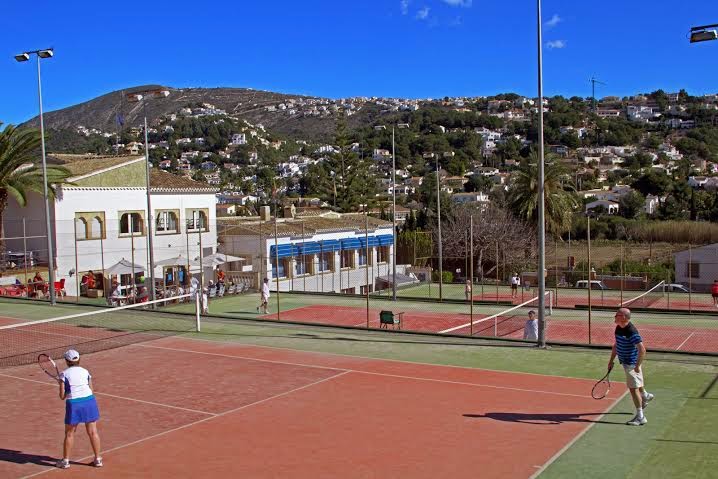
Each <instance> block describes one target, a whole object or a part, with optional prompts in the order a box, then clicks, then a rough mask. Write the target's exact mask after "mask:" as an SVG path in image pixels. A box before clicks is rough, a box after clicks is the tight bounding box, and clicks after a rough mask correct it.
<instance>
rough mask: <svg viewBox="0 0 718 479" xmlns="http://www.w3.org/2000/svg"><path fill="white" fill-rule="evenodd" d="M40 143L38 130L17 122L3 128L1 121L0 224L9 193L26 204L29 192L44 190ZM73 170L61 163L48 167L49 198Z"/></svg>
mask: <svg viewBox="0 0 718 479" xmlns="http://www.w3.org/2000/svg"><path fill="white" fill-rule="evenodd" d="M39 147H40V132H39V131H38V130H35V129H31V128H24V129H18V128H16V127H15V126H14V125H8V126H7V127H5V129H2V122H0V224H2V217H3V214H4V212H5V208H6V207H7V202H8V198H9V197H10V196H12V197H13V198H14V199H15V201H17V203H18V205H20V206H25V205H26V204H27V196H28V194H29V193H30V192H35V193H40V194H42V193H43V184H42V183H43V179H42V168H40V167H39V166H38V165H37V164H36V161H37V156H38V155H37V151H38V149H39ZM70 174H71V173H70V171H69V170H68V169H67V168H64V167H62V166H48V167H47V183H48V184H47V189H48V195H49V197H50V199H54V198H55V191H56V187H57V185H59V184H62V183H67V178H69V176H70ZM1 235H2V230H1V229H0V236H1Z"/></svg>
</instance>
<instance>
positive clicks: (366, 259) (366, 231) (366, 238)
mask: <svg viewBox="0 0 718 479" xmlns="http://www.w3.org/2000/svg"><path fill="white" fill-rule="evenodd" d="M364 220H365V223H364V241H365V242H366V243H365V244H364V255H365V256H364V272H365V274H364V281H365V284H366V286H364V290H365V292H366V329H369V205H368V204H367V205H364ZM394 248H395V249H396V245H394ZM394 278H396V273H394ZM393 287H394V291H396V283H395V284H394V285H393ZM395 297H396V296H395Z"/></svg>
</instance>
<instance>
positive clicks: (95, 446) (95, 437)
mask: <svg viewBox="0 0 718 479" xmlns="http://www.w3.org/2000/svg"><path fill="white" fill-rule="evenodd" d="M85 430H86V431H87V437H89V438H90V444H92V452H94V453H95V459H98V458H99V457H100V434H99V433H98V432H97V423H96V422H88V423H86V424H85Z"/></svg>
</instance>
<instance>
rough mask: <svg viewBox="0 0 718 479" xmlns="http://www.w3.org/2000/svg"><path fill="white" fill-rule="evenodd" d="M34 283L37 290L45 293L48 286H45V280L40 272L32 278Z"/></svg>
mask: <svg viewBox="0 0 718 479" xmlns="http://www.w3.org/2000/svg"><path fill="white" fill-rule="evenodd" d="M32 282H33V283H34V285H35V290H37V291H42V292H43V293H44V292H45V289H46V286H47V285H46V284H45V280H44V279H42V276H41V275H40V272H39V271H38V272H37V273H35V276H34V277H33V278H32Z"/></svg>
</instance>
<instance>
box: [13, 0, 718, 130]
mask: <svg viewBox="0 0 718 479" xmlns="http://www.w3.org/2000/svg"><path fill="white" fill-rule="evenodd" d="M535 14H536V2H535V0H500V1H499V0H363V1H350V0H345V1H341V0H340V1H330V0H302V1H297V0H264V1H249V0H244V1H242V0H240V1H236V0H235V1H231V0H206V1H204V2H197V1H193V2H190V1H186V0H174V1H164V0H160V1H149V2H148V1H137V0H125V1H123V2H120V3H117V2H102V1H97V0H94V1H87V0H72V1H62V2H58V1H56V0H53V1H47V0H35V1H33V2H32V3H28V2H27V1H19V0H5V1H4V2H3V15H2V18H0V86H1V88H0V121H3V122H5V123H18V122H22V121H24V120H27V119H29V118H31V117H32V116H34V115H35V114H36V112H37V99H36V85H35V81H36V80H35V69H34V65H33V64H28V63H25V64H18V63H16V62H15V61H14V60H13V58H12V57H13V55H14V54H16V53H19V52H22V51H24V50H30V49H38V48H45V47H48V46H52V47H54V48H55V50H56V57H55V58H53V59H51V60H45V61H43V64H42V65H43V90H44V95H45V109H46V110H54V109H58V108H63V107H65V106H70V105H73V104H75V103H79V102H82V101H85V100H89V99H91V98H93V97H95V96H97V95H101V94H103V93H107V92H109V91H112V90H117V89H121V88H126V87H130V86H135V85H142V84H148V83H160V84H164V85H168V86H174V87H190V86H204V87H218V86H234V87H251V88H258V89H266V90H273V91H279V92H286V93H299V94H311V95H318V96H328V97H345V96H401V97H413V98H426V97H432V98H437V97H443V96H459V95H465V96H474V95H491V94H496V93H500V92H508V91H513V92H516V93H520V94H524V95H533V96H535V95H536V86H535V85H536V20H535V18H536V17H535ZM543 22H544V88H545V93H546V94H547V95H556V94H561V95H564V96H572V95H579V96H589V95H590V84H589V81H588V80H589V78H591V76H593V75H595V76H596V78H598V79H600V80H602V81H604V82H605V83H606V86H602V87H600V88H599V89H598V92H597V95H600V96H605V95H621V96H623V95H629V94H633V93H636V92H645V91H653V90H655V89H658V88H663V89H665V90H667V91H673V90H677V89H679V88H686V89H687V90H688V91H689V92H690V93H692V94H702V93H709V92H710V93H715V92H718V41H716V42H706V43H702V44H694V45H691V44H689V43H688V40H687V33H688V30H689V28H690V27H691V26H695V25H704V24H711V23H718V9H717V8H716V3H715V0H685V1H683V2H678V3H677V2H675V1H668V0H601V1H593V2H582V1H569V0H544V2H543Z"/></svg>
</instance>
